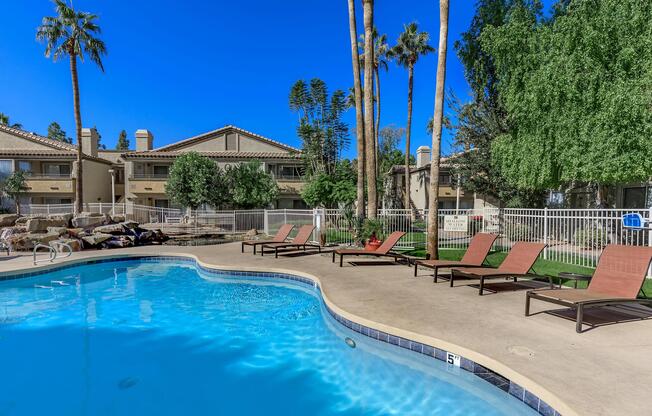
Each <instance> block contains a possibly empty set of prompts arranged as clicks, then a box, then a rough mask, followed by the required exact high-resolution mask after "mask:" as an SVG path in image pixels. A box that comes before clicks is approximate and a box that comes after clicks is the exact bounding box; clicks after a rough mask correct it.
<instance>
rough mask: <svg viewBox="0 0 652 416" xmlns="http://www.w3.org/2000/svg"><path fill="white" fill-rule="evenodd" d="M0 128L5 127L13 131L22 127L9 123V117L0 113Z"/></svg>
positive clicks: (18, 124)
mask: <svg viewBox="0 0 652 416" xmlns="http://www.w3.org/2000/svg"><path fill="white" fill-rule="evenodd" d="M0 126H7V127H11V128H13V129H22V128H23V125H22V124H20V123H13V124H12V123H11V122H10V121H9V116H8V115H6V114H5V113H0Z"/></svg>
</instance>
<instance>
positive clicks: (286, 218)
mask: <svg viewBox="0 0 652 416" xmlns="http://www.w3.org/2000/svg"><path fill="white" fill-rule="evenodd" d="M287 223H288V209H287V208H283V224H287Z"/></svg>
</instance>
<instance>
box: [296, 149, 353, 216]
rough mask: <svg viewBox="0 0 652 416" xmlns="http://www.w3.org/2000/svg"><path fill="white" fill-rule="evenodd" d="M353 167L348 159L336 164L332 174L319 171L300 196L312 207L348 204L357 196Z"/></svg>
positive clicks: (332, 206)
mask: <svg viewBox="0 0 652 416" xmlns="http://www.w3.org/2000/svg"><path fill="white" fill-rule="evenodd" d="M354 178H355V167H354V166H353V164H352V163H351V162H349V161H348V160H343V161H341V162H339V163H338V164H337V167H336V169H335V172H334V173H333V174H332V175H327V174H325V173H320V174H318V175H316V176H314V177H313V179H312V180H311V181H310V182H308V183H307V184H306V186H305V188H304V189H303V191H302V192H301V197H302V198H303V200H304V201H306V203H307V204H308V205H310V206H312V207H326V208H334V207H338V206H340V205H343V206H349V205H351V204H352V203H353V202H354V201H355V200H356V196H357V191H356V183H355V179H354Z"/></svg>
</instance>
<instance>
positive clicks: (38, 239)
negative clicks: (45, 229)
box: [27, 233, 59, 245]
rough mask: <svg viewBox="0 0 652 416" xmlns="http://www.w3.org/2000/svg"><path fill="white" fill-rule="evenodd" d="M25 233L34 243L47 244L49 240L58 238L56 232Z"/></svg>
mask: <svg viewBox="0 0 652 416" xmlns="http://www.w3.org/2000/svg"><path fill="white" fill-rule="evenodd" d="M27 235H28V237H30V238H31V239H32V240H33V241H34V244H45V245H48V244H49V243H50V241H54V240H57V239H59V234H57V233H45V234H43V233H27Z"/></svg>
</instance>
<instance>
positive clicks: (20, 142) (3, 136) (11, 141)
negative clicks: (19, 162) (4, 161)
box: [0, 131, 52, 150]
mask: <svg viewBox="0 0 652 416" xmlns="http://www.w3.org/2000/svg"><path fill="white" fill-rule="evenodd" d="M0 149H11V150H14V149H29V150H33V149H50V150H51V149H52V148H51V147H48V146H45V145H42V144H39V143H36V142H33V141H31V140H27V139H23V138H22V137H16V136H14V135H11V134H9V133H5V132H3V131H0Z"/></svg>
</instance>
